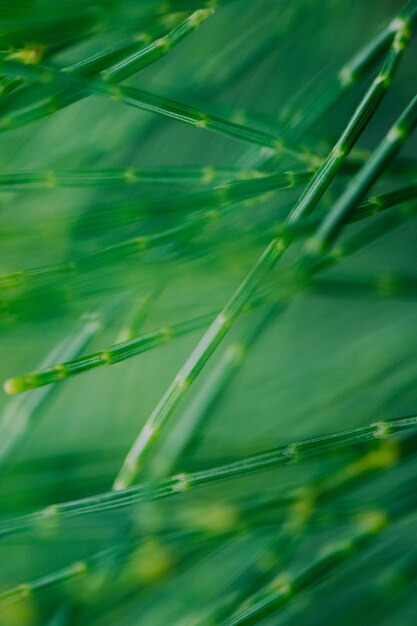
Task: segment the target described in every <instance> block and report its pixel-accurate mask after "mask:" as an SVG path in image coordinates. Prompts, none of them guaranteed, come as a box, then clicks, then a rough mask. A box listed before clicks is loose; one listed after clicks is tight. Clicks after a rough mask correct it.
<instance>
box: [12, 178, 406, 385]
mask: <svg viewBox="0 0 417 626" xmlns="http://www.w3.org/2000/svg"><path fill="white" fill-rule="evenodd" d="M416 198H417V186H415V185H411V186H410V187H404V188H402V189H399V190H397V191H393V192H390V193H387V194H383V195H381V196H373V197H371V198H369V199H368V200H365V201H363V202H362V203H360V204H359V205H358V206H357V208H356V209H355V210H354V211H353V212H352V213H351V214H350V215H349V216H348V217H349V221H356V220H362V219H365V218H367V217H369V216H373V215H377V214H379V213H380V212H382V211H386V210H387V209H389V208H391V207H394V206H396V205H397V204H400V203H403V202H406V201H408V200H412V199H416ZM415 214H417V208H413V207H412V206H410V205H408V206H406V207H405V209H404V211H401V212H400V213H399V215H394V216H391V217H390V218H389V220H388V224H387V225H386V224H385V223H384V224H381V223H378V225H376V226H374V225H371V227H370V228H367V229H366V230H365V232H364V234H361V233H359V234H357V235H355V236H354V237H353V238H351V239H349V240H348V241H347V242H345V244H343V246H337V248H335V249H334V252H333V253H332V254H330V255H327V256H326V257H324V258H323V259H322V260H321V262H320V264H319V265H317V266H316V267H315V272H316V271H320V270H322V269H326V268H328V267H330V266H331V265H332V264H335V263H337V262H339V261H341V260H342V259H344V258H346V257H347V256H348V255H349V254H352V253H353V252H355V251H357V250H358V249H359V248H361V247H362V246H364V245H366V244H367V243H368V242H370V241H373V240H374V239H375V238H376V237H379V236H382V235H383V234H385V233H386V232H387V231H389V230H390V228H391V227H394V226H397V225H400V224H403V223H404V221H405V220H406V219H408V218H411V217H413V215H415ZM319 224H320V217H319V216H316V217H311V218H306V219H304V220H303V221H302V222H297V223H293V224H288V223H287V224H280V225H279V226H275V227H274V229H273V231H274V233H275V234H278V235H279V236H281V237H285V238H287V239H291V240H293V239H296V238H297V237H303V236H305V235H308V234H310V233H313V232H314V230H315V229H316V228H317V226H318V225H319ZM289 278H290V279H291V276H290V277H289ZM293 278H294V277H293ZM295 278H297V277H295ZM343 284H345V283H343ZM307 285H308V283H307ZM323 285H324V284H322V283H319V285H318V288H319V289H321V288H322V287H323ZM297 286H298V287H303V283H301V284H300V285H297ZM334 286H335V287H337V284H336V283H334ZM353 286H354V285H353ZM356 286H357V287H359V286H360V284H359V283H357V284H356ZM367 287H368V288H370V289H371V290H374V291H375V290H376V291H377V292H378V293H379V294H381V295H390V294H391V295H402V294H404V295H405V296H408V295H414V291H415V284H414V280H413V279H412V277H407V276H399V275H396V274H392V273H391V274H388V273H384V274H382V275H379V276H377V277H376V278H374V279H369V280H368V282H367ZM295 288H296V286H295V285H294V290H295ZM263 302H264V298H263V297H261V296H260V294H258V295H257V296H256V297H255V298H254V299H253V300H252V301H251V302H250V303H249V310H251V309H252V308H254V307H256V306H258V305H261V304H263ZM216 313H217V312H214V313H207V314H206V315H201V316H199V317H196V318H191V319H189V320H185V321H184V322H179V323H178V324H174V325H168V326H164V327H161V328H158V329H157V330H155V331H151V332H148V333H143V334H139V335H137V336H130V334H129V336H128V337H126V338H125V337H123V338H120V340H119V341H118V342H117V343H116V344H114V345H112V346H107V347H105V348H103V349H101V350H99V351H97V352H94V353H91V354H88V355H86V356H83V357H80V358H78V359H75V360H71V361H66V362H62V363H57V364H55V365H53V366H51V367H48V368H46V369H40V370H36V371H34V372H31V373H28V374H24V375H23V376H18V377H15V378H10V379H8V380H6V381H5V383H4V390H5V391H6V393H8V394H15V393H21V392H23V391H27V390H29V389H34V388H37V387H41V386H43V385H48V384H51V383H57V382H61V381H63V380H66V379H67V378H70V377H71V376H75V375H77V374H81V373H84V372H88V371H89V370H90V369H93V368H96V367H101V366H104V365H112V364H113V363H120V362H122V361H124V360H126V359H130V358H132V357H134V356H136V355H137V354H141V353H143V352H146V351H148V350H152V349H153V348H156V347H158V346H160V345H165V343H167V342H169V341H171V340H172V339H175V338H176V337H180V336H182V335H183V334H188V333H190V332H193V331H194V330H197V329H199V328H204V327H205V326H207V324H209V323H210V321H212V319H213V317H214V316H215V315H216Z"/></svg>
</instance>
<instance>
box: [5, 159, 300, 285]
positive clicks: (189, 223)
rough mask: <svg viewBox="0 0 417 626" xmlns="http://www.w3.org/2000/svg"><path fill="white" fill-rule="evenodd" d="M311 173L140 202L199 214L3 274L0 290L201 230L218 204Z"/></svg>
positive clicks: (148, 207)
mask: <svg viewBox="0 0 417 626" xmlns="http://www.w3.org/2000/svg"><path fill="white" fill-rule="evenodd" d="M309 176H310V172H309V171H300V172H285V173H284V174H277V175H271V176H263V177H260V178H254V179H249V180H239V181H235V182H230V183H225V184H223V185H220V186H218V187H214V188H213V189H211V190H208V191H203V192H196V193H195V194H190V196H189V197H188V198H175V197H174V198H173V199H169V200H166V201H165V200H163V201H156V202H154V203H144V204H143V205H140V204H139V207H141V208H143V209H145V210H147V211H151V212H153V213H156V212H158V211H161V210H163V211H166V210H167V209H168V208H169V209H170V210H173V209H175V208H177V207H178V208H180V209H181V210H184V208H187V207H188V206H189V207H190V208H191V209H193V210H194V212H195V215H194V216H186V217H185V218H184V219H183V220H182V221H179V223H178V224H177V225H176V226H173V227H169V228H167V229H165V230H162V231H160V232H156V233H151V234H149V235H148V234H147V235H143V236H142V235H140V236H137V237H134V238H131V239H128V240H125V241H122V242H121V243H117V244H113V245H109V246H107V247H106V248H104V249H100V250H97V251H96V252H91V253H90V254H87V255H85V256H82V257H79V258H78V259H75V260H70V261H67V262H62V263H54V264H51V265H45V266H41V267H34V268H31V269H28V270H24V271H21V272H14V273H13V274H9V275H6V276H0V291H1V290H2V289H10V288H19V287H22V286H27V285H29V284H32V283H33V284H36V283H38V282H39V281H41V282H43V283H44V282H45V281H48V280H51V279H56V278H57V277H64V276H66V275H70V276H71V275H75V274H77V273H78V272H82V271H87V270H89V269H90V268H92V269H94V268H95V267H97V265H104V264H106V263H110V262H114V261H117V260H119V259H123V258H125V257H127V256H130V255H134V254H138V253H143V252H144V251H146V250H149V249H151V248H153V247H155V246H158V245H161V244H163V243H165V242H168V241H172V240H174V239H175V236H177V235H181V234H183V233H189V232H193V231H194V230H195V231H196V232H199V231H200V230H201V228H203V227H204V226H205V225H206V224H208V223H211V222H212V219H213V211H212V209H213V207H215V206H225V207H226V206H228V205H233V204H236V203H238V202H242V201H244V200H246V199H249V198H251V197H254V196H257V195H263V194H267V193H269V192H271V191H279V190H284V189H292V188H294V187H296V186H297V185H299V184H300V183H302V182H304V181H305V180H306V179H307V178H308V177H309ZM208 207H210V208H209V210H207V211H202V210H201V209H204V208H208ZM197 209H199V210H197ZM129 213H130V215H132V217H131V220H136V219H137V210H132V209H131V208H130V210H129Z"/></svg>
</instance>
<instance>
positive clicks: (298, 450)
mask: <svg viewBox="0 0 417 626" xmlns="http://www.w3.org/2000/svg"><path fill="white" fill-rule="evenodd" d="M416 429H417V416H415V415H414V416H410V417H397V418H391V419H384V420H381V421H379V422H373V423H371V424H368V425H366V426H361V427H359V428H352V429H349V430H344V431H339V432H337V433H333V434H331V435H324V436H319V437H313V438H310V439H305V440H301V441H296V442H294V443H291V444H289V445H285V446H281V447H279V448H274V449H272V450H267V451H264V452H259V453H257V454H253V455H249V456H246V457H243V458H241V459H239V460H238V461H234V462H232V463H228V464H226V465H221V466H217V467H212V468H210V469H207V470H201V471H197V472H193V473H188V474H185V473H180V474H176V475H175V476H171V477H169V478H167V479H164V480H162V481H159V482H154V483H143V484H141V485H137V486H135V487H130V488H127V489H123V491H114V490H113V491H109V492H106V493H103V494H100V495H96V496H89V497H87V498H83V499H80V500H74V501H71V502H65V503H61V504H54V505H51V506H48V507H47V508H46V509H43V510H41V511H39V512H36V513H32V514H29V515H24V516H21V517H16V518H14V519H11V520H4V521H3V522H2V524H1V525H0V536H7V535H9V534H13V533H16V532H21V531H24V530H29V529H31V528H36V527H39V524H40V523H41V522H42V521H43V522H45V523H47V522H48V520H51V521H53V520H56V519H57V518H58V519H59V518H69V517H74V516H78V515H85V514H90V513H98V512H100V511H102V512H103V511H110V510H114V509H121V508H124V507H129V506H132V505H134V504H137V503H139V502H143V501H148V500H159V499H161V498H166V497H170V496H174V495H176V494H179V493H182V492H185V491H187V490H189V489H192V488H194V487H195V488H197V487H203V486H205V485H210V484H213V483H217V482H220V481H224V480H231V479H234V478H237V477H242V476H245V475H248V474H253V473H255V472H261V471H267V470H271V469H274V468H277V467H280V466H281V465H287V464H288V463H296V462H300V461H303V460H304V459H307V458H310V457H312V456H321V455H327V454H329V453H332V452H335V451H338V450H342V449H347V450H349V449H350V448H354V447H355V446H358V445H363V444H366V443H367V442H370V441H375V440H385V439H389V438H391V437H395V436H396V435H398V434H400V433H407V432H409V433H411V432H415V431H416Z"/></svg>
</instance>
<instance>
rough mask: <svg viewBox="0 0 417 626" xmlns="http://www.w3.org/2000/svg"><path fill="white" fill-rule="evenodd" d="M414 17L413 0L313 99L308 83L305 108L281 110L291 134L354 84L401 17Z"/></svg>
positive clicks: (416, 10)
mask: <svg viewBox="0 0 417 626" xmlns="http://www.w3.org/2000/svg"><path fill="white" fill-rule="evenodd" d="M416 16H417V4H416V2H415V1H412V2H410V3H408V5H407V6H406V8H405V9H404V10H403V11H402V12H401V13H400V14H399V15H398V16H397V17H395V18H394V19H393V20H391V21H390V22H389V23H388V24H387V25H386V26H385V28H383V29H382V30H381V31H380V32H379V33H378V34H377V35H376V37H374V38H373V39H372V40H371V41H370V42H368V43H367V44H366V45H365V46H364V47H363V48H362V49H361V50H359V52H358V53H356V54H355V55H354V56H353V58H352V59H351V60H350V61H348V62H347V63H346V64H345V65H344V66H343V67H342V68H341V70H340V71H339V73H338V75H337V78H336V80H335V81H334V82H333V83H332V84H330V85H329V86H328V87H327V88H324V89H323V87H321V86H320V87H318V88H317V91H316V93H315V94H314V97H313V98H312V97H311V86H310V85H309V92H308V107H307V106H304V107H303V108H302V109H301V111H300V110H297V111H295V112H294V113H292V111H291V108H288V109H284V116H283V120H282V121H283V122H284V124H285V125H287V126H288V127H289V128H290V130H291V133H292V135H295V136H299V135H301V134H302V133H305V132H307V131H308V130H309V129H310V128H311V126H312V125H313V124H314V123H316V122H317V120H318V119H319V118H320V117H321V116H322V115H324V113H325V112H326V111H327V110H328V109H329V108H330V107H331V106H333V105H334V104H335V103H336V102H337V101H338V100H339V99H340V98H341V97H342V96H343V95H344V94H346V93H347V92H348V91H349V90H350V89H352V87H354V86H356V85H357V84H358V83H359V82H360V80H361V79H362V78H363V77H364V76H365V74H366V73H367V72H368V71H369V70H370V69H371V68H372V67H373V66H374V65H375V63H376V62H377V61H378V60H379V59H380V58H381V56H382V55H383V54H384V53H385V52H386V50H387V49H388V48H389V46H390V45H391V43H392V40H393V38H394V37H395V34H396V33H397V31H398V26H399V24H400V22H401V21H403V20H404V21H405V22H408V23H410V24H412V23H413V22H414V21H415V19H416ZM299 99H300V100H301V102H303V101H304V100H305V94H302V97H300V96H299Z"/></svg>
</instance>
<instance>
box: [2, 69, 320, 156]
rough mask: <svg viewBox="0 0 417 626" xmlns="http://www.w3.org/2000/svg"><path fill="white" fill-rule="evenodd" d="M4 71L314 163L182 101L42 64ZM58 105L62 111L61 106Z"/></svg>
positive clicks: (19, 118) (14, 115) (11, 118)
mask: <svg viewBox="0 0 417 626" xmlns="http://www.w3.org/2000/svg"><path fill="white" fill-rule="evenodd" d="M0 71H2V72H4V73H6V74H11V75H14V76H18V77H19V76H24V77H25V78H27V79H28V80H35V81H38V82H40V83H41V84H45V85H51V86H55V85H56V86H57V87H62V88H65V87H68V86H69V87H73V88H74V89H79V90H82V91H87V92H89V93H91V94H95V95H99V96H105V97H107V98H110V99H111V100H114V101H117V102H120V103H122V104H125V105H128V106H131V107H134V108H137V109H141V110H144V111H147V112H150V113H156V114H157V115H162V116H163V117H168V118H171V119H174V120H176V121H177V122H181V123H184V124H188V125H191V126H195V127H197V128H202V129H207V130H210V131H213V132H216V133H220V134H221V135H226V136H228V137H232V138H234V139H238V140H240V141H243V142H246V143H250V144H254V145H258V146H262V147H268V148H271V149H273V150H274V151H276V153H278V154H281V155H284V154H288V155H290V156H293V157H294V158H296V159H298V160H300V161H303V162H310V160H311V157H310V155H309V154H306V153H305V152H304V151H301V152H300V151H299V150H298V149H297V148H295V147H293V146H291V145H289V144H287V143H286V142H285V141H284V140H283V139H282V138H280V137H276V136H275V135H271V134H269V133H266V132H264V131H262V130H258V129H254V128H250V127H248V126H244V125H243V124H237V123H236V122H231V121H229V120H227V119H223V118H222V117H219V116H217V115H211V114H209V113H207V112H205V111H202V110H200V109H197V108H195V107H192V106H189V105H187V104H184V103H182V102H178V101H176V100H172V99H170V98H165V97H163V96H159V95H158V94H154V93H150V92H148V91H144V90H142V89H137V88H135V87H125V86H120V85H118V84H117V85H116V84H113V83H111V82H109V81H105V80H97V79H96V80H93V79H86V78H83V77H82V76H76V75H75V73H74V72H64V71H59V70H54V69H52V68H50V67H46V66H42V65H37V66H34V65H33V66H29V65H22V64H21V63H17V62H14V61H10V60H7V59H3V60H1V61H0ZM58 102H59V100H58ZM57 106H58V108H61V107H60V106H59V105H57ZM33 119H34V117H33V111H32V110H31V109H28V108H24V109H22V110H21V111H19V110H17V111H13V110H12V111H10V112H8V113H6V114H5V115H3V116H0V131H1V130H3V131H5V130H10V129H12V128H16V127H17V126H20V125H21V124H22V123H27V122H29V121H32V120H33Z"/></svg>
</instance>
